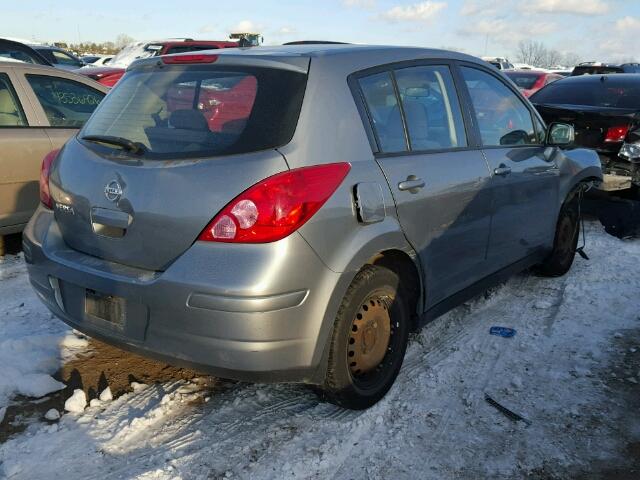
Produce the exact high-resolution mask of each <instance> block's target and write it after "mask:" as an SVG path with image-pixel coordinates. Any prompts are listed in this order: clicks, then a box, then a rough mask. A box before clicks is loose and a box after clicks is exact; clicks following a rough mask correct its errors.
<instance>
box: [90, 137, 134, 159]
mask: <svg viewBox="0 0 640 480" xmlns="http://www.w3.org/2000/svg"><path fill="white" fill-rule="evenodd" d="M80 140H86V141H87V142H96V143H106V144H108V145H115V146H117V147H121V148H123V149H124V150H126V151H128V152H131V153H135V154H138V155H141V154H143V153H144V152H145V151H146V148H145V146H144V145H143V144H141V143H139V142H132V141H131V140H129V139H127V138H123V137H114V136H111V135H85V136H84V137H80Z"/></svg>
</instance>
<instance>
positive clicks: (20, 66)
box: [0, 60, 109, 92]
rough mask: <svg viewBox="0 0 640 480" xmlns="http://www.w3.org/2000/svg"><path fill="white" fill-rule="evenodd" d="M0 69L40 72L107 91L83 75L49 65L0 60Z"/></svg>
mask: <svg viewBox="0 0 640 480" xmlns="http://www.w3.org/2000/svg"><path fill="white" fill-rule="evenodd" d="M0 67H2V68H11V69H13V70H28V71H29V72H30V73H36V74H37V73H40V72H41V73H43V74H46V75H48V76H50V77H60V78H74V79H78V80H79V81H81V82H82V83H90V84H91V86H92V87H94V88H97V89H98V90H101V91H104V92H106V91H108V90H109V89H108V88H106V87H105V86H104V85H102V84H101V83H98V82H96V81H94V80H92V79H91V78H89V77H87V76H85V75H80V74H78V73H75V72H70V71H69V70H61V69H59V68H56V67H52V66H49V65H38V64H35V63H26V62H13V61H8V62H7V61H4V60H0Z"/></svg>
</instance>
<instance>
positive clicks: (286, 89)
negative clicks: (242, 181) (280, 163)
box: [79, 65, 306, 159]
mask: <svg viewBox="0 0 640 480" xmlns="http://www.w3.org/2000/svg"><path fill="white" fill-rule="evenodd" d="M305 85H306V75H304V74H301V73H295V72H290V71H285V70H278V69H269V68H252V67H226V68H225V67H210V66H208V67H203V66H198V65H190V66H174V67H165V66H163V67H161V68H158V67H155V66H154V67H149V68H147V69H136V70H133V71H130V72H128V73H127V74H126V75H125V76H124V77H123V78H122V80H120V82H118V84H117V86H116V87H115V88H114V89H113V90H112V91H111V92H110V93H109V95H107V96H106V97H105V99H104V100H103V102H102V103H101V104H100V106H99V107H98V109H97V110H96V112H95V114H94V115H93V116H92V117H91V118H90V120H89V121H88V122H87V124H86V125H85V128H84V129H83V130H82V132H81V133H80V135H79V136H80V138H82V137H84V136H109V137H119V138H121V139H126V140H128V141H130V142H133V143H136V144H140V145H142V146H144V154H143V156H144V157H145V158H149V159H167V158H185V157H194V156H217V155H230V154H234V153H246V152H251V151H258V150H264V149H268V148H275V147H277V146H281V145H284V144H286V143H288V142H289V141H290V140H291V137H292V136H293V132H294V130H295V126H296V123H297V120H298V115H299V114H300V108H301V105H302V98H303V95H304V88H305ZM87 145H88V144H87ZM88 146H89V145H88Z"/></svg>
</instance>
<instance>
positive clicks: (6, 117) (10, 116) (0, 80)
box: [0, 73, 27, 127]
mask: <svg viewBox="0 0 640 480" xmlns="http://www.w3.org/2000/svg"><path fill="white" fill-rule="evenodd" d="M26 125H27V120H26V119H25V118H24V113H23V111H22V108H21V107H20V102H18V97H17V95H16V93H15V91H14V90H13V87H12V86H11V82H10V81H9V77H7V76H6V75H5V74H1V73H0V127H24V126H26Z"/></svg>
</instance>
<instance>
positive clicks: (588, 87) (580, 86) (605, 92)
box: [531, 75, 640, 109]
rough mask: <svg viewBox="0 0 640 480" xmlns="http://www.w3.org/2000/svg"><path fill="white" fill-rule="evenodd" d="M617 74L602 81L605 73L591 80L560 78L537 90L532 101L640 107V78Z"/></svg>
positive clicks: (610, 106) (556, 103)
mask: <svg viewBox="0 0 640 480" xmlns="http://www.w3.org/2000/svg"><path fill="white" fill-rule="evenodd" d="M615 77H616V75H614V76H611V77H608V78H607V80H606V81H604V82H603V81H600V78H601V77H598V78H596V79H594V80H595V81H589V82H584V81H581V82H575V81H571V80H569V79H567V80H560V81H558V82H554V83H551V84H549V85H547V86H546V87H545V88H543V89H542V90H540V91H538V92H536V93H535V94H533V95H532V96H531V101H532V102H534V103H540V104H551V105H553V104H555V105H587V106H591V107H605V108H633V109H640V82H630V81H626V82H617V81H615ZM639 80H640V79H639Z"/></svg>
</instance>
